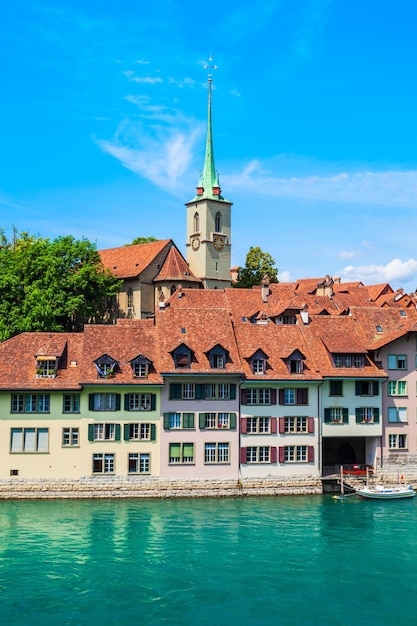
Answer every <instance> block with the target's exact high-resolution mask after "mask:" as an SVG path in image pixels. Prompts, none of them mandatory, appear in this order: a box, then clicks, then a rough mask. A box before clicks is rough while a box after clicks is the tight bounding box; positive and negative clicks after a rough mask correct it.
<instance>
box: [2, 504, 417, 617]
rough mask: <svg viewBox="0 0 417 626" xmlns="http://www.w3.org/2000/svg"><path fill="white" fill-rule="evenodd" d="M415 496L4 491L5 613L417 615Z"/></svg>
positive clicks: (98, 614) (13, 614) (87, 614)
mask: <svg viewBox="0 0 417 626" xmlns="http://www.w3.org/2000/svg"><path fill="white" fill-rule="evenodd" d="M416 500H417V498H415V499H412V500H403V501H389V502H372V501H369V502H368V501H363V500H359V499H358V498H356V496H354V497H350V498H346V499H345V500H344V501H338V500H334V499H333V498H332V497H331V496H323V497H321V496H315V497H313V496H311V497H280V498H248V499H208V500H105V501H104V500H100V501H97V500H89V501H3V502H0V623H1V624H2V625H3V626H5V625H11V624H13V625H14V624H16V625H17V624H18V625H21V624H26V625H30V626H38V625H42V626H48V625H49V624H53V625H56V626H59V625H61V624H80V625H84V624H88V625H91V626H93V625H100V624H105V625H106V626H112V625H116V624H117V625H118V626H124V625H134V624H141V625H146V626H148V625H159V624H166V625H172V626H174V625H177V624H181V625H186V626H188V625H190V626H208V625H222V626H223V625H231V626H232V625H234V624H239V626H252V625H254V626H255V625H258V624H259V625H260V624H272V625H274V624H277V625H280V626H281V625H297V626H300V625H302V624H307V625H310V624H311V625H316V624H317V625H320V626H326V625H332V626H337V625H348V624H349V625H353V626H356V625H361V624H364V625H366V626H372V625H373V624H375V625H376V624H378V626H385V625H386V624H387V625H388V624H390V625H395V626H401V625H403V624H404V625H405V624H406V625H407V626H410V625H412V624H416V623H417V588H416V587H417V501H416Z"/></svg>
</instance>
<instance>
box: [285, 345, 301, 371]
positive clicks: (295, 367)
mask: <svg viewBox="0 0 417 626" xmlns="http://www.w3.org/2000/svg"><path fill="white" fill-rule="evenodd" d="M304 359H305V356H304V354H302V353H301V352H300V351H299V350H294V352H293V353H292V354H291V355H290V356H289V357H288V358H287V359H286V363H287V367H288V369H289V371H290V373H291V374H302V373H303V371H304Z"/></svg>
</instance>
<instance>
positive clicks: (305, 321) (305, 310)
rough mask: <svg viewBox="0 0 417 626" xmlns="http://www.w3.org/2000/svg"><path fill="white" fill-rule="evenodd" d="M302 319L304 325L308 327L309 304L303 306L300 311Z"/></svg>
mask: <svg viewBox="0 0 417 626" xmlns="http://www.w3.org/2000/svg"><path fill="white" fill-rule="evenodd" d="M300 315H301V319H302V320H303V324H305V325H306V326H307V324H308V304H303V309H302V311H300Z"/></svg>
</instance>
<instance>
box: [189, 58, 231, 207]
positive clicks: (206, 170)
mask: <svg viewBox="0 0 417 626" xmlns="http://www.w3.org/2000/svg"><path fill="white" fill-rule="evenodd" d="M212 60H213V59H212V57H211V55H210V57H209V63H210V62H211V61H212ZM205 67H206V68H209V69H216V67H217V66H216V65H205ZM212 82H213V78H212V74H211V73H210V74H209V75H208V111H207V138H206V152H205V156H204V167H203V172H202V174H201V175H200V178H199V181H198V185H197V195H196V196H195V198H193V200H203V199H211V200H224V198H223V197H222V195H221V189H220V184H219V179H218V174H217V172H216V168H215V166H214V152H213V133H212V126H211V88H212Z"/></svg>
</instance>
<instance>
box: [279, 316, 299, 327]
mask: <svg viewBox="0 0 417 626" xmlns="http://www.w3.org/2000/svg"><path fill="white" fill-rule="evenodd" d="M282 323H283V324H291V325H292V324H296V323H297V318H296V317H295V315H283V316H282Z"/></svg>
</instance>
